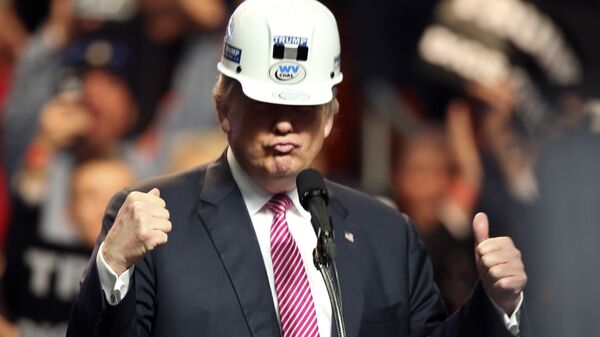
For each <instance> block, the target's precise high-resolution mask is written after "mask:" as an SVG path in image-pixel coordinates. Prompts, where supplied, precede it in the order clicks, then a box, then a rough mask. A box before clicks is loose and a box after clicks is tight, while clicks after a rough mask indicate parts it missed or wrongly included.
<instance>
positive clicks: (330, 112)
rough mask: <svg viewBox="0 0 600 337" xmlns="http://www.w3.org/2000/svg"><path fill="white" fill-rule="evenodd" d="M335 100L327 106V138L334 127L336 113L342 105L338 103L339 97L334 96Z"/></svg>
mask: <svg viewBox="0 0 600 337" xmlns="http://www.w3.org/2000/svg"><path fill="white" fill-rule="evenodd" d="M334 100H335V101H334V102H333V103H331V104H329V105H328V107H327V111H326V113H327V117H326V118H327V120H326V121H325V130H324V131H325V138H327V136H329V134H330V133H331V129H332V128H333V121H334V119H335V115H336V114H337V113H338V110H339V108H340V105H339V103H338V100H337V98H334Z"/></svg>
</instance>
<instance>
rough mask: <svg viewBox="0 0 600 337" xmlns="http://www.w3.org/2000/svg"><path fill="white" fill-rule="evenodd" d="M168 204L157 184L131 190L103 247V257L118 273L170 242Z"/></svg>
mask: <svg viewBox="0 0 600 337" xmlns="http://www.w3.org/2000/svg"><path fill="white" fill-rule="evenodd" d="M165 205H166V204H165V201H164V200H163V199H162V198H161V197H160V191H159V190H158V189H157V188H153V189H152V190H151V191H150V192H148V193H143V192H131V193H129V195H128V196H127V199H125V202H124V203H123V205H122V206H121V209H119V213H118V214H117V218H116V219H115V222H114V223H113V226H112V228H111V229H110V230H109V231H108V234H107V235H106V238H105V239H104V246H103V247H102V257H104V260H105V261H106V263H107V264H108V265H109V266H110V267H111V268H112V270H113V271H114V272H115V273H116V274H117V275H121V274H122V273H123V272H125V271H126V270H127V269H129V268H130V267H131V266H133V265H134V264H135V263H136V262H138V261H139V260H141V259H142V258H143V257H144V256H145V255H146V254H148V253H149V252H150V251H152V250H153V249H154V248H156V247H157V246H159V245H162V244H164V243H166V242H167V239H168V236H167V233H169V232H170V231H171V221H169V211H168V210H167V209H166V208H165Z"/></svg>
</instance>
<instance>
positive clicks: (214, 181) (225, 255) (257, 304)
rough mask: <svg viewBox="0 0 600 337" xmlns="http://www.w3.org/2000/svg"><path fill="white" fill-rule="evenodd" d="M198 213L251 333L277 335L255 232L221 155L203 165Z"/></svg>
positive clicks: (267, 336) (274, 316)
mask: <svg viewBox="0 0 600 337" xmlns="http://www.w3.org/2000/svg"><path fill="white" fill-rule="evenodd" d="M198 216H199V217H200V219H201V221H202V223H203V224H204V226H205V227H206V230H207V232H208V233H209V235H210V237H211V239H212V242H213V244H214V246H215V249H216V250H217V252H218V254H219V256H220V257H221V261H222V263H223V266H224V267H225V270H226V271H227V273H228V276H229V279H230V281H231V284H232V286H233V288H234V289H235V292H236V294H237V297H238V300H239V303H240V306H241V308H242V311H243V313H244V315H245V317H246V321H247V323H248V328H249V330H250V332H251V334H252V336H254V337H272V336H280V330H279V324H278V320H277V316H276V314H275V309H274V306H273V299H272V294H271V288H270V286H269V281H268V278H267V274H266V271H265V265H264V262H263V259H262V255H261V253H260V247H259V244H258V241H257V239H256V234H255V232H254V229H253V227H252V222H251V220H250V216H249V215H248V212H247V210H246V206H245V204H244V200H243V198H242V195H241V193H240V191H239V189H238V187H237V185H236V184H235V181H234V180H233V177H232V176H231V171H230V169H229V166H228V165H227V160H226V159H225V156H224V155H223V156H222V157H221V158H220V159H219V160H218V161H217V162H215V163H213V164H212V165H211V166H209V167H208V168H207V171H206V176H205V179H204V182H203V184H202V187H201V192H200V206H199V208H198Z"/></svg>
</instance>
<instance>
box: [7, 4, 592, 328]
mask: <svg viewBox="0 0 600 337" xmlns="http://www.w3.org/2000/svg"><path fill="white" fill-rule="evenodd" d="M282 1H284V0H282ZM238 2H241V1H234V0H103V1H94V0H43V1H41V0H36V1H34V0H29V1H24V0H21V1H16V0H0V118H1V119H0V120H1V121H2V123H1V124H0V125H1V127H2V130H1V131H0V139H1V141H0V148H1V152H0V155H1V156H0V282H1V284H0V285H1V288H0V337H4V336H9V337H32V336H36V337H37V336H64V333H65V330H66V321H67V319H68V316H69V312H70V308H71V303H72V301H73V300H74V298H75V296H76V294H77V292H78V289H79V288H78V287H79V279H80V277H81V274H82V272H83V270H84V269H85V267H86V264H87V260H88V257H89V255H90V254H91V250H92V249H93V247H94V244H95V240H96V236H97V234H98V232H99V230H100V226H101V225H102V215H103V212H104V208H105V206H106V204H107V203H108V201H109V200H110V198H111V196H112V195H113V194H114V193H115V192H117V191H119V190H120V189H122V188H124V187H126V186H128V185H131V184H132V183H134V182H136V181H138V180H141V179H145V178H148V177H151V176H155V175H159V174H167V173H171V172H176V171H180V170H186V169H190V168H193V167H196V166H198V165H201V164H203V163H206V162H208V161H210V160H213V159H216V158H217V157H218V156H219V155H221V154H222V153H223V151H224V149H225V147H226V144H227V142H226V139H225V138H224V135H223V134H222V132H221V131H220V130H219V129H218V128H217V120H216V113H215V110H214V103H213V100H212V87H213V84H214V81H215V79H216V76H217V70H216V64H217V62H218V60H219V59H220V57H221V51H222V41H223V30H224V29H225V27H226V25H227V19H228V15H229V14H230V13H231V11H232V10H233V8H235V6H236V5H237V3H238ZM323 2H324V3H325V4H326V5H327V6H329V7H330V8H331V9H332V11H333V12H334V13H335V14H336V17H337V19H338V25H339V26H340V30H341V34H342V36H341V38H342V60H343V62H342V71H343V73H344V77H345V80H344V82H343V83H342V84H341V85H340V87H339V94H338V97H339V101H340V105H341V109H340V111H341V112H340V113H339V114H338V116H337V117H336V118H337V120H336V124H335V126H334V132H333V133H332V135H331V136H330V138H329V139H328V142H327V144H326V145H325V148H324V151H323V153H322V154H321V156H320V157H319V159H318V162H317V163H315V166H316V167H318V168H319V169H320V170H321V171H322V172H323V173H324V175H325V176H326V177H327V178H329V179H332V180H338V181H342V182H344V183H347V184H349V185H352V186H355V187H357V188H360V189H362V190H365V191H367V192H369V193H371V194H374V195H378V196H380V197H381V199H382V200H383V201H384V202H387V203H388V204H389V205H390V207H396V208H398V209H400V210H401V211H403V212H405V213H406V214H407V215H408V216H410V218H411V219H412V222H413V224H414V226H415V227H416V229H417V231H418V232H419V234H420V236H421V238H422V241H423V244H424V245H425V246H426V248H427V250H428V251H429V253H430V256H431V258H432V264H433V268H434V273H435V279H436V282H437V284H438V286H439V288H440V291H441V292H442V295H443V297H444V299H445V300H446V303H447V308H448V311H449V313H451V312H453V311H454V310H455V309H457V308H458V307H460V305H461V304H462V302H463V301H464V299H465V298H466V297H467V296H469V292H470V290H471V289H472V288H473V285H474V283H475V282H476V281H477V277H476V271H475V269H474V261H473V248H474V247H473V239H472V237H471V227H470V226H471V220H472V217H473V215H474V214H475V213H476V212H477V211H485V212H487V213H488V215H489V216H490V219H491V222H492V223H491V226H492V227H491V231H492V232H493V233H492V234H493V235H510V236H511V237H512V238H513V240H515V241H516V243H517V245H518V246H519V247H520V248H521V249H522V253H523V256H524V260H525V263H526V269H527V271H528V275H529V285H528V287H527V289H526V292H525V299H526V303H528V307H527V308H528V309H527V310H528V314H529V316H530V318H531V321H532V330H533V334H534V335H539V336H550V337H552V336H567V335H570V336H580V337H586V336H598V335H599V334H600V321H599V320H598V319H597V317H600V287H597V286H596V285H597V284H600V271H598V270H600V269H599V268H598V267H600V265H599V263H598V262H597V261H598V259H597V257H598V256H600V242H599V240H600V222H599V221H598V219H600V207H598V206H596V205H595V203H596V202H597V200H600V176H599V174H600V134H599V133H600V100H598V99H596V97H600V89H598V88H599V86H600V77H598V76H596V75H595V74H596V71H597V68H596V66H597V67H598V70H600V64H598V65H594V64H593V62H587V63H586V56H585V55H583V54H582V50H585V46H583V47H582V46H579V45H577V41H582V40H585V39H578V38H577V36H575V38H571V35H576V33H577V32H568V31H567V27H564V26H560V25H559V24H558V23H554V21H553V19H552V17H551V16H550V15H549V14H546V13H545V12H544V10H547V11H548V12H552V10H554V11H556V8H560V4H561V3H562V2H560V1H558V0H556V1H555V2H553V4H554V7H552V6H550V7H544V6H542V5H540V4H539V3H534V2H524V1H521V0H505V1H503V2H502V1H497V0H425V1H389V0H388V1H386V0H376V1H372V2H368V3H366V2H364V1H358V0H347V1H340V0H338V1H336V0H328V1H323ZM500 2H502V3H503V4H502V5H499V3H500ZM564 3H565V4H566V3H568V2H567V1H565V2H564ZM583 3H585V4H587V5H589V6H590V10H593V11H596V12H595V13H597V14H600V3H597V2H594V1H590V2H585V1H584V2H583ZM475 9H478V10H477V11H475ZM282 15H293V11H291V12H290V13H282ZM507 20H508V21H507ZM511 20H512V21H511ZM506 22H512V25H511V24H507V23H506ZM513 27H516V28H513ZM579 33H581V32H579ZM587 34H591V33H590V32H588V33H587ZM592 35H593V34H592ZM567 37H569V38H571V39H569V38H567ZM334 225H335V224H334ZM342 282H343V280H342ZM584 294H585V295H584Z"/></svg>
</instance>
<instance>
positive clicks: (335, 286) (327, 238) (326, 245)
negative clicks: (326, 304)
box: [311, 217, 346, 337]
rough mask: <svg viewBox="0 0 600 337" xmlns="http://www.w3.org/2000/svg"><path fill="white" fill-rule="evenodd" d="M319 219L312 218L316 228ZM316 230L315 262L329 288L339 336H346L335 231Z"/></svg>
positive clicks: (328, 291)
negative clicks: (334, 238)
mask: <svg viewBox="0 0 600 337" xmlns="http://www.w3.org/2000/svg"><path fill="white" fill-rule="evenodd" d="M317 221H318V220H317V219H316V218H315V217H312V218H311V222H312V223H313V227H314V228H315V229H317V228H320V227H319V225H318V223H316V222H317ZM330 222H331V220H330ZM316 232H317V233H316V234H317V247H316V248H315V249H314V250H313V262H314V264H315V267H316V268H317V270H319V271H320V272H321V276H322V277H323V281H325V288H327V293H328V294H329V301H330V302H331V309H332V311H333V320H334V322H335V327H336V329H337V333H338V337H346V324H345V322H344V312H343V306H342V291H341V288H340V280H339V277H338V273H337V267H336V264H335V242H334V241H333V233H332V232H324V231H322V230H320V229H319V230H318V231H316Z"/></svg>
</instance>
